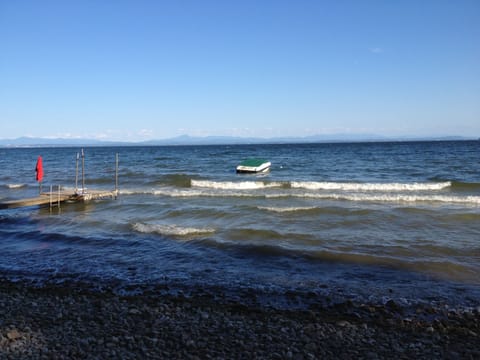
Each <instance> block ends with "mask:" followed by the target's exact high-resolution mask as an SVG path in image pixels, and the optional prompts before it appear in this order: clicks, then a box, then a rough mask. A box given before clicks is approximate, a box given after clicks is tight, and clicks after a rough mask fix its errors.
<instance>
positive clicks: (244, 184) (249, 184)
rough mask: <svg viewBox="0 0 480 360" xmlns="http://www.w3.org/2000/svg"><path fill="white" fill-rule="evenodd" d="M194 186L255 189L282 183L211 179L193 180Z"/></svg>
mask: <svg viewBox="0 0 480 360" xmlns="http://www.w3.org/2000/svg"><path fill="white" fill-rule="evenodd" d="M192 186H195V187H203V188H212V189H224V190H254V189H264V188H275V187H281V186H282V183H279V182H271V183H268V182H263V181H240V182H233V181H210V180H192Z"/></svg>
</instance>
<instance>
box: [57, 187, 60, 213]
mask: <svg viewBox="0 0 480 360" xmlns="http://www.w3.org/2000/svg"><path fill="white" fill-rule="evenodd" d="M57 201H58V204H57V206H58V211H59V212H60V185H58V199H57Z"/></svg>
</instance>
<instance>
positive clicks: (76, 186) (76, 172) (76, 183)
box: [75, 152, 80, 194]
mask: <svg viewBox="0 0 480 360" xmlns="http://www.w3.org/2000/svg"><path fill="white" fill-rule="evenodd" d="M79 156H80V154H79V153H78V152H77V159H76V160H75V194H77V193H78V160H79Z"/></svg>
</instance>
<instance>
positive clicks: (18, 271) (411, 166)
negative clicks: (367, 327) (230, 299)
mask: <svg viewBox="0 0 480 360" xmlns="http://www.w3.org/2000/svg"><path fill="white" fill-rule="evenodd" d="M79 151H80V149H79V148H0V201H2V200H7V199H15V198H24V197H30V196H35V195H36V194H37V193H38V184H37V183H36V182H35V171H34V169H35V163H36V159H37V156H38V155H42V157H43V165H44V172H45V177H44V181H43V190H44V191H45V190H49V188H50V185H53V186H54V189H56V187H57V186H59V185H60V186H62V187H64V188H71V189H73V188H74V187H75V172H76V170H75V169H76V165H75V164H76V156H77V153H78V152H79ZM84 152H85V187H86V189H87V191H88V189H113V188H114V181H115V180H114V178H115V154H117V153H118V154H119V188H120V195H119V197H118V199H116V200H102V201H92V202H88V203H85V204H65V205H63V206H62V207H61V209H60V210H58V209H56V208H54V209H52V210H50V209H49V208H38V207H30V208H21V209H8V210H0V274H1V275H2V276H4V277H7V278H10V279H31V280H34V281H37V282H40V283H42V282H44V281H53V282H62V281H70V280H73V281H82V282H85V283H87V284H91V285H92V286H94V287H95V286H98V287H105V286H108V287H112V286H113V287H114V288H115V289H117V290H118V291H133V290H132V289H137V288H141V289H145V288H148V287H155V286H164V287H165V288H168V289H170V290H171V291H176V290H175V289H182V291H184V290H185V289H188V288H190V287H209V288H216V287H217V288H222V289H226V291H229V292H230V293H231V294H233V296H234V294H236V293H243V292H248V291H254V292H256V293H262V294H265V297H266V298H269V299H270V300H269V301H275V299H276V298H278V299H279V298H281V297H282V294H287V293H290V294H291V293H298V294H310V295H311V296H313V297H323V298H325V297H326V298H329V299H353V300H359V301H366V300H368V301H379V302H382V301H386V300H387V299H389V298H393V299H395V300H397V301H399V302H405V303H410V302H418V301H425V302H432V303H439V304H450V305H452V306H453V305H456V306H472V305H473V306H476V305H478V304H479V303H480V300H479V299H480V142H479V141H457V142H455V141H453V142H394V143H393V142H392V143H338V144H297V145H293V144H292V145H285V144H282V145H231V146H227V145H225V146H168V147H87V148H85V149H84ZM250 157H262V158H266V159H268V160H270V161H271V162H272V167H271V171H270V172H268V173H265V174H253V175H252V174H237V173H236V172H235V167H236V165H237V164H238V163H239V162H241V161H242V160H244V159H246V158H250ZM80 164H81V162H80ZM79 168H80V170H79V174H80V175H81V165H80V167H79ZM78 183H79V186H81V185H80V184H81V179H80V180H79V181H78Z"/></svg>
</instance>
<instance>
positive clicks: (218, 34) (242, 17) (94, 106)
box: [0, 0, 480, 141]
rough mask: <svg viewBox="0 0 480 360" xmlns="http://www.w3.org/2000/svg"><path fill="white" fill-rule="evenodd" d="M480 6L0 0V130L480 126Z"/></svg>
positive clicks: (400, 132)
mask: <svg viewBox="0 0 480 360" xmlns="http://www.w3.org/2000/svg"><path fill="white" fill-rule="evenodd" d="M479 39H480V1H478V0H472V1H466V0H465V1H462V0H459V1H453V0H452V1H442V0H422V1H416V0H415V1H409V0H405V1H389V0H384V1H370V0H363V1H356V0H351V1H347V0H339V1H333V0H331V1H320V0H317V1H313V0H312V1H301V0H297V1H282V0H274V1H273V0H272V1H268V0H264V1H258V0H256V1H250V0H242V1H228V0H224V1H208V0H204V1H182V0H179V1H160V0H158V1H142V0H139V1H133V0H132V1H121V0H110V1H109V0H103V1H88V0H82V1H49V0H45V1H28V0H25V1H23V0H19V1H8V0H0V138H4V139H5V138H16V137H20V136H35V137H83V138H97V139H106V140H127V141H128V140H130V141H137V140H147V139H162V138H169V137H174V136H178V135H182V134H189V135H192V136H207V135H228V136H255V137H275V136H286V135H288V136H308V135H314V134H334V133H349V134H363V133H370V134H379V135H386V136H427V135H432V136H437V135H464V136H476V137H479V136H480V41H479Z"/></svg>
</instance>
